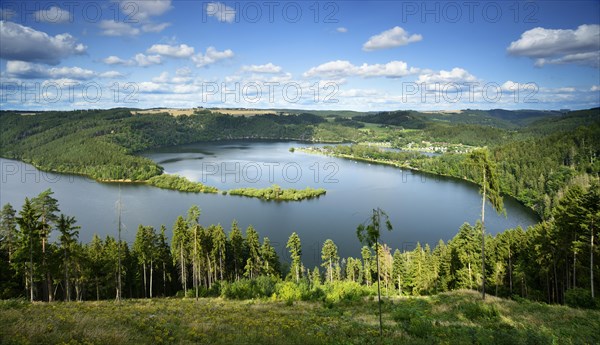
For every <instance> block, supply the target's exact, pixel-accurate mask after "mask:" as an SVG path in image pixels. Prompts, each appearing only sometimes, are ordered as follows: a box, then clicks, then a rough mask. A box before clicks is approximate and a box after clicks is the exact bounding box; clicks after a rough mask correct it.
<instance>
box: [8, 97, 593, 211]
mask: <svg viewBox="0 0 600 345" xmlns="http://www.w3.org/2000/svg"><path fill="white" fill-rule="evenodd" d="M317 113H318V115H315V114H312V113H307V112H305V111H296V112H295V113H293V112H289V115H281V113H280V115H254V116H233V115H226V114H225V115H224V114H218V113H212V112H211V111H210V110H206V109H198V110H196V112H195V113H194V114H193V115H189V116H185V115H184V116H171V115H169V114H168V113H164V114H153V115H133V114H132V112H131V109H125V108H117V109H109V110H78V111H68V112H54V111H49V112H41V113H38V114H37V115H23V114H21V113H20V112H10V111H3V112H0V156H2V157H5V158H12V159H19V160H23V161H25V162H28V163H31V164H33V165H35V166H36V167H38V168H40V169H43V170H50V171H58V172H65V173H76V174H83V175H87V176H90V177H93V178H95V179H99V180H132V181H146V180H148V179H150V178H151V177H153V176H156V175H160V174H161V173H162V168H161V167H160V166H158V165H157V164H156V163H154V162H153V161H151V160H149V159H147V158H144V157H141V156H138V155H135V153H137V152H140V151H143V150H146V149H150V148H157V147H162V146H170V145H178V144H185V143H192V142H198V141H209V140H227V139H292V140H304V141H326V142H354V143H361V142H380V143H385V144H387V145H391V146H392V147H395V148H400V149H405V148H407V147H410V146H411V145H412V146H413V148H414V147H415V145H416V146H419V145H420V146H427V145H429V146H438V147H444V148H449V147H450V146H452V145H463V144H464V145H470V146H472V147H478V146H479V147H481V146H488V147H489V148H490V149H491V151H492V154H493V157H494V158H495V160H496V162H497V163H498V166H499V170H500V180H501V184H502V185H501V187H502V190H503V192H504V193H506V194H510V195H513V196H515V197H517V198H518V199H519V200H520V201H521V202H523V203H524V204H526V205H528V206H529V207H531V208H533V209H535V210H536V211H538V213H539V214H540V215H541V216H546V215H547V214H548V212H549V211H548V210H549V209H550V208H551V206H552V204H553V203H554V202H555V200H557V198H559V197H560V196H561V195H562V194H563V193H564V191H565V190H566V188H568V186H571V185H577V184H579V185H586V184H587V181H588V180H590V178H591V179H593V178H595V177H597V176H598V172H599V171H600V163H598V162H599V160H598V157H599V156H600V139H599V138H600V109H599V108H594V109H589V110H580V111H572V112H566V113H562V112H558V111H534V110H526V111H507V110H499V109H495V110H487V111H482V110H463V111H460V112H432V113H425V112H417V111H395V112H380V113H363V114H357V113H353V112H323V111H322V112H317ZM432 143H435V145H434V144H432ZM459 147H460V146H459ZM450 151H451V150H448V152H450ZM464 158H465V155H464V154H460V153H458V154H450V153H447V154H444V155H441V156H438V157H435V158H430V157H419V158H412V159H411V161H410V162H409V163H410V164H409V165H410V166H413V167H415V168H419V169H421V170H424V171H428V172H432V173H438V174H445V175H450V176H455V177H458V178H466V179H471V180H474V179H473V178H472V176H471V175H472V174H470V173H469V172H468V171H465V167H464V164H463V163H464V162H463V160H464Z"/></svg>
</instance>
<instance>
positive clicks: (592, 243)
mask: <svg viewBox="0 0 600 345" xmlns="http://www.w3.org/2000/svg"><path fill="white" fill-rule="evenodd" d="M591 230H592V231H591V236H590V290H591V292H592V299H594V298H595V297H596V296H595V295H594V222H593V221H592V229H591Z"/></svg>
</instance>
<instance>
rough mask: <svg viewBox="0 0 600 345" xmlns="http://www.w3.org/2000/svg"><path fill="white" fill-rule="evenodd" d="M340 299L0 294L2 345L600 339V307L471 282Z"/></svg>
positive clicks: (562, 341) (565, 341)
mask: <svg viewBox="0 0 600 345" xmlns="http://www.w3.org/2000/svg"><path fill="white" fill-rule="evenodd" d="M383 320H384V336H383V339H381V342H380V341H379V338H378V316H377V303H376V301H373V300H372V299H371V298H367V299H364V300H359V301H346V302H339V303H336V304H328V303H322V302H295V303H293V304H291V305H290V303H285V302H281V301H271V300H246V301H233V300H225V299H221V298H203V299H200V300H198V301H196V300H194V299H153V300H143V299H139V300H125V301H122V302H121V303H116V302H114V301H101V302H70V303H64V302H54V303H34V304H30V303H28V302H25V301H21V300H9V301H1V302H0V325H1V326H0V343H2V344H111V345H117V344H302V345H307V344H361V345H362V344H380V343H381V344H511V345H517V344H598V343H600V331H599V330H600V311H598V310H581V309H573V308H569V307H565V306H557V305H546V304H540V303H535V302H529V301H519V302H516V301H511V300H505V299H499V298H495V297H492V296H490V297H489V298H488V299H487V300H486V301H485V302H484V301H481V298H480V296H479V294H477V293H476V292H474V291H456V292H451V293H444V294H440V295H436V296H429V297H415V298H391V299H388V300H386V301H385V302H384V304H383Z"/></svg>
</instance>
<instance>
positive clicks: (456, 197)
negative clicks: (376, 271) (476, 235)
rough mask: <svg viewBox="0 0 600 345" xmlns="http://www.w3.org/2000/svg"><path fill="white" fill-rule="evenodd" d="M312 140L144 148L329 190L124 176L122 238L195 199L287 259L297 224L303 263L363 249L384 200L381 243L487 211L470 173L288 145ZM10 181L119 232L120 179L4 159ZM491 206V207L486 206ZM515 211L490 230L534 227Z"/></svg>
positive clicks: (203, 166) (201, 166)
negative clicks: (307, 192)
mask: <svg viewBox="0 0 600 345" xmlns="http://www.w3.org/2000/svg"><path fill="white" fill-rule="evenodd" d="M306 146H314V145H313V144H305V143H298V142H250V141H231V142H219V143H198V144H193V145H184V146H177V147H169V148H163V149H159V150H154V151H150V152H146V153H144V155H145V156H146V157H149V158H151V159H153V160H154V161H156V162H158V163H159V164H160V165H162V166H163V167H164V169H165V172H167V173H171V174H179V175H182V176H185V177H187V178H189V179H190V180H194V181H199V182H203V183H206V184H208V185H211V186H216V187H218V188H219V189H221V190H227V189H231V188H240V187H255V188H263V187H267V186H270V185H272V184H278V185H280V186H281V187H283V188H298V189H302V188H305V187H308V186H310V187H314V188H325V189H326V190H327V194H326V195H325V196H323V197H321V198H318V199H313V200H305V201H302V202H268V201H262V200H258V199H254V198H245V197H237V196H223V195H220V194H190V193H182V192H177V191H170V190H163V189H159V188H154V187H149V186H146V185H143V184H122V185H121V198H122V203H123V215H122V216H123V223H124V225H125V230H124V232H123V235H122V236H123V238H124V239H125V240H127V241H128V242H129V243H132V242H133V239H134V238H135V232H136V229H137V226H138V224H140V223H143V224H144V225H153V226H155V227H156V228H158V227H160V225H161V224H165V225H166V226H167V228H168V230H169V231H168V233H169V235H170V232H171V227H172V225H173V223H174V222H175V219H176V218H177V216H178V215H185V213H186V211H187V209H188V208H189V207H190V206H191V205H193V204H197V205H198V206H199V207H200V208H201V210H202V215H201V217H200V221H201V223H202V224H204V225H208V224H216V223H221V224H222V225H223V226H224V227H225V229H226V230H228V229H229V227H230V225H231V222H232V220H234V219H236V220H237V221H238V223H239V225H240V227H242V228H244V229H245V228H246V227H247V226H248V225H253V226H254V227H255V228H256V229H257V230H258V232H259V234H260V235H261V237H264V236H268V237H269V238H270V239H271V241H272V243H273V244H274V246H275V247H276V249H277V250H278V252H279V253H280V256H282V258H284V259H287V252H286V249H285V244H286V241H287V238H288V237H289V235H290V234H291V233H292V232H293V231H296V232H297V233H298V234H299V235H300V238H301V240H302V245H303V261H304V263H305V265H307V266H311V267H312V266H313V265H315V264H317V263H318V262H319V261H320V248H321V244H322V243H323V242H324V241H325V240H326V239H328V238H331V239H333V240H334V242H335V243H336V244H337V245H338V248H339V252H340V255H341V256H342V257H346V256H355V257H357V256H360V251H359V249H360V247H361V245H360V244H359V243H358V240H357V239H356V234H355V232H356V226H357V225H358V224H361V223H363V222H365V221H366V220H367V218H368V217H369V215H370V213H371V210H372V209H373V208H375V207H381V208H382V209H383V210H385V211H386V212H387V213H388V215H389V216H390V219H391V221H392V224H393V226H394V230H393V231H392V232H391V233H385V234H384V235H383V241H384V242H386V243H387V244H388V245H390V246H391V247H392V248H406V249H412V248H413V247H414V246H415V244H416V243H417V242H421V243H429V244H430V245H435V243H437V242H438V241H439V240H440V239H443V240H444V241H447V240H448V239H450V238H452V237H453V236H454V234H455V233H456V232H457V230H458V228H459V227H460V225H461V224H463V223H464V222H469V223H472V224H473V223H474V222H475V221H476V220H477V219H478V218H479V213H480V210H481V199H480V195H479V193H478V187H477V186H475V185H473V184H470V183H466V182H463V181H459V180H455V179H449V178H440V177H433V176H430V175H426V174H420V173H414V172H410V171H407V170H401V169H397V168H393V167H388V166H382V165H374V164H367V163H361V162H354V161H352V160H342V159H338V158H332V157H327V156H319V155H310V154H306V153H302V152H298V151H295V152H293V153H292V152H290V151H289V148H290V147H306ZM0 164H1V171H2V181H1V184H0V203H1V204H5V203H7V202H10V203H11V204H13V206H14V207H15V209H19V208H20V207H21V205H22V204H23V201H24V199H25V197H33V196H35V195H37V194H38V193H40V192H41V191H43V190H45V189H47V188H52V190H53V191H54V192H55V197H56V198H57V199H58V200H59V202H60V209H61V211H62V212H63V213H65V214H68V215H73V216H75V217H76V218H77V220H78V224H79V225H80V226H81V227H82V229H81V230H80V239H81V240H82V241H86V242H87V241H89V240H90V239H91V238H92V235H93V234H94V233H98V234H99V235H101V236H102V237H104V236H106V235H109V234H110V235H114V236H116V233H117V231H116V229H117V222H116V204H117V200H118V198H119V185H118V184H107V183H97V182H95V181H93V180H90V179H88V178H84V177H80V176H71V175H59V174H52V173H45V172H40V171H38V170H37V169H35V168H34V167H32V166H31V165H28V164H25V163H22V162H17V161H12V160H6V159H0ZM488 206H489V205H488ZM505 206H506V209H507V214H508V216H507V217H506V218H505V217H504V216H499V215H496V214H495V212H493V211H492V210H491V208H488V209H487V212H486V229H487V231H489V232H491V233H497V232H499V231H502V230H504V229H507V228H513V227H516V226H519V225H520V226H522V227H527V226H529V225H531V224H534V223H535V222H536V221H537V217H536V215H535V214H534V213H533V212H531V211H530V210H529V209H527V208H525V207H524V206H522V205H520V204H519V203H517V202H516V201H515V200H513V199H509V198H505Z"/></svg>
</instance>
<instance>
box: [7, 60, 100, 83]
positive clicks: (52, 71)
mask: <svg viewBox="0 0 600 345" xmlns="http://www.w3.org/2000/svg"><path fill="white" fill-rule="evenodd" d="M6 73H7V74H8V75H9V76H11V77H15V78H22V79H42V78H51V79H60V78H66V79H75V80H89V79H92V78H93V77H95V76H96V73H94V71H90V70H88V69H83V68H80V67H52V68H46V67H44V66H42V65H40V64H35V63H29V62H24V61H7V62H6Z"/></svg>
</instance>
